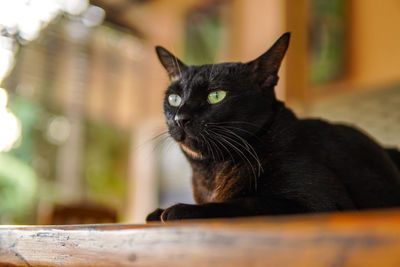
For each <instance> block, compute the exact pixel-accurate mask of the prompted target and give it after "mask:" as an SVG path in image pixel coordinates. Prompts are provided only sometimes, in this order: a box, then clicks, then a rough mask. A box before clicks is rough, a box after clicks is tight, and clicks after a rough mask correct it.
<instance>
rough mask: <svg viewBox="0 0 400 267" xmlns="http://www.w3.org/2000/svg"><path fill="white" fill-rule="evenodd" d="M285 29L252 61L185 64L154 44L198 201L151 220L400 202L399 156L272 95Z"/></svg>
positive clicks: (170, 119) (170, 117)
mask: <svg viewBox="0 0 400 267" xmlns="http://www.w3.org/2000/svg"><path fill="white" fill-rule="evenodd" d="M289 39H290V34H289V33H285V34H284V35H282V37H280V38H279V40H278V41H276V43H275V44H274V45H273V46H272V47H271V48H270V49H269V50H268V51H267V52H266V53H264V54H263V55H261V56H260V57H259V58H257V59H255V60H253V61H251V62H248V63H222V64H215V65H204V66H186V65H185V64H183V63H182V62H181V61H180V60H179V59H177V58H176V57H175V56H174V55H172V54H171V53H170V52H168V51H167V50H165V49H164V48H162V47H157V48H156V51H157V55H158V57H159V59H160V61H161V63H162V65H163V66H164V67H165V69H166V70H167V72H168V74H169V77H170V79H171V85H170V86H169V87H168V89H167V92H166V96H165V101H164V112H165V117H166V119H167V124H168V129H169V133H170V135H171V136H172V137H173V138H174V139H175V140H176V142H178V144H179V146H180V147H181V149H182V151H183V153H184V154H185V155H186V157H187V159H188V160H189V162H190V164H191V166H192V169H193V177H192V182H193V190H194V198H195V200H196V203H197V205H188V204H177V205H174V206H172V207H169V208H167V209H165V210H161V209H157V210H155V211H154V212H153V213H151V214H149V215H148V216H147V221H159V220H161V221H167V220H180V219H192V218H214V217H235V216H252V215H262V214H263V215H267V214H293V213H310V212H327V211H343V210H361V209H372V208H386V207H395V206H400V152H399V151H397V150H395V149H384V148H382V147H380V146H379V145H378V144H377V143H375V142H374V141H373V140H371V139H370V138H369V137H367V136H366V135H364V134H363V133H361V132H360V131H358V130H356V129H354V128H352V127H349V126H345V125H340V124H330V123H328V122H325V121H322V120H315V119H305V120H302V119H298V118H297V117H296V116H295V115H294V114H293V112H292V111H291V110H290V109H288V108H287V107H285V105H284V104H283V103H282V102H280V101H278V100H277V99H276V97H275V93H274V86H275V85H276V83H277V81H278V76H277V73H278V70H279V67H280V64H281V61H282V59H283V56H284V54H285V52H286V49H287V47H288V45H289Z"/></svg>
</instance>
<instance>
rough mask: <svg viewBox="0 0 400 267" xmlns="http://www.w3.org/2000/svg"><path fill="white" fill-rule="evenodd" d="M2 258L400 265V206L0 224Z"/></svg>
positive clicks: (6, 261) (49, 262)
mask: <svg viewBox="0 0 400 267" xmlns="http://www.w3.org/2000/svg"><path fill="white" fill-rule="evenodd" d="M0 266H332V267H333V266H374V267H375V266H400V210H387V211H370V212H359V213H357V212H354V213H342V214H320V215H309V216H285V217H257V218H239V219H220V220H205V221H187V222H182V223H169V224H164V225H160V224H153V225H147V226H145V225H78V226H25V227H24V226H2V227H0Z"/></svg>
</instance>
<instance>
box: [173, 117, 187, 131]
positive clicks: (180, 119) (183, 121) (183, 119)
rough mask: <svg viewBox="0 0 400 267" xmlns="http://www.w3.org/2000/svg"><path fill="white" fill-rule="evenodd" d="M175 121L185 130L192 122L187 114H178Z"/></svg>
mask: <svg viewBox="0 0 400 267" xmlns="http://www.w3.org/2000/svg"><path fill="white" fill-rule="evenodd" d="M174 120H175V122H176V124H178V126H179V127H180V128H183V127H184V126H185V124H187V123H188V122H189V121H190V116H189V115H186V114H176V115H175V117H174Z"/></svg>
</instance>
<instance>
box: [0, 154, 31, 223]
mask: <svg viewBox="0 0 400 267" xmlns="http://www.w3.org/2000/svg"><path fill="white" fill-rule="evenodd" d="M37 182H38V180H37V177H36V174H35V172H34V171H33V169H32V168H31V167H30V166H29V165H27V164H26V163H24V162H22V161H21V160H19V159H17V158H16V157H14V156H12V155H9V154H6V153H0V223H27V222H32V215H33V214H32V213H33V211H34V205H35V202H34V197H35V193H36V189H37Z"/></svg>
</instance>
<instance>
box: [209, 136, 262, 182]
mask: <svg viewBox="0 0 400 267" xmlns="http://www.w3.org/2000/svg"><path fill="white" fill-rule="evenodd" d="M209 131H210V132H212V133H213V134H214V135H215V136H219V137H220V138H221V140H223V141H224V142H225V143H226V144H228V145H229V146H230V147H232V148H233V149H234V150H236V151H237V152H238V155H239V156H240V157H241V158H242V159H243V160H245V161H246V162H247V163H248V164H249V166H250V168H251V171H252V173H253V175H254V181H255V190H257V179H258V175H257V174H256V171H255V168H254V166H253V164H252V163H251V161H250V160H249V158H248V157H247V156H246V155H245V154H244V153H243V152H242V151H241V150H240V148H238V147H237V146H235V145H234V144H232V142H230V141H229V140H227V136H226V135H223V134H220V133H216V132H214V131H212V130H211V129H209Z"/></svg>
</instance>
